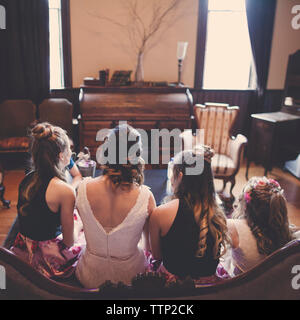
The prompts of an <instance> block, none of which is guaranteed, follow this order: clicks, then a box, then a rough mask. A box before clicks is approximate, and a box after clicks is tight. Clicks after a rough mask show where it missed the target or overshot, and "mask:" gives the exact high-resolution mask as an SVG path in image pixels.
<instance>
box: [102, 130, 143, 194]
mask: <svg viewBox="0 0 300 320" xmlns="http://www.w3.org/2000/svg"><path fill="white" fill-rule="evenodd" d="M112 135H114V136H115V137H114V139H112ZM124 141H125V142H126V144H127V148H125V150H124V151H125V152H124V153H126V156H125V158H124V155H123V154H120V145H121V147H122V146H124V145H126V144H124ZM104 142H105V143H107V147H108V149H110V151H111V150H112V149H113V151H114V152H115V155H116V157H115V159H114V160H115V161H108V162H107V163H106V164H102V165H101V169H102V170H103V175H104V176H107V177H108V178H109V180H110V181H111V182H112V184H113V186H114V187H116V188H118V187H121V188H130V187H131V186H132V184H134V183H135V184H137V185H142V184H143V183H144V167H145V162H144V160H143V158H142V157H141V154H142V142H141V136H140V134H139V132H138V131H137V130H136V129H134V128H133V127H131V126H130V125H127V124H122V125H119V126H117V127H115V128H114V129H113V130H111V131H110V133H109V134H108V136H107V137H106V138H105V139H104ZM133 150H134V151H133ZM107 155H108V151H107V150H106V151H105V152H104V156H107ZM122 157H123V158H122Z"/></svg>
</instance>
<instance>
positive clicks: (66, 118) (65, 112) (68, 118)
mask: <svg viewBox="0 0 300 320" xmlns="http://www.w3.org/2000/svg"><path fill="white" fill-rule="evenodd" d="M72 118H73V104H72V103H71V102H70V101H68V100H67V99H59V98H50V99H45V100H44V101H43V102H42V103H41V104H40V105H39V120H40V121H41V122H44V121H47V122H49V123H51V124H53V125H56V126H59V127H61V128H63V129H64V130H66V131H67V133H68V134H69V135H70V136H72Z"/></svg>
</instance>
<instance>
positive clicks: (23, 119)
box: [0, 100, 36, 138]
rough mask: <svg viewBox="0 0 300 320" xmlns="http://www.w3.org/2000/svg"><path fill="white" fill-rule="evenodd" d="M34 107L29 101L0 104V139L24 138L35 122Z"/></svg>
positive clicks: (9, 101)
mask: <svg viewBox="0 0 300 320" xmlns="http://www.w3.org/2000/svg"><path fill="white" fill-rule="evenodd" d="M35 115H36V106H35V104H34V103H33V102H32V101H30V100H6V101H4V102H2V103H1V104H0V137H1V138H10V137H25V136H27V134H28V127H29V126H30V125H31V124H32V123H33V122H34V121H35V120H36V116H35Z"/></svg>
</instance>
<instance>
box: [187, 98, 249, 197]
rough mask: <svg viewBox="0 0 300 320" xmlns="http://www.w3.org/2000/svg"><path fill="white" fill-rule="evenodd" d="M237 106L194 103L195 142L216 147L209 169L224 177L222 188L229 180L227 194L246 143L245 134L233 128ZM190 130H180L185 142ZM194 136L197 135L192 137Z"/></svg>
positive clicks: (219, 177)
mask: <svg viewBox="0 0 300 320" xmlns="http://www.w3.org/2000/svg"><path fill="white" fill-rule="evenodd" d="M238 113H239V107H236V106H235V107H230V106H229V105H228V104H223V103H211V102H209V103H205V105H201V104H196V105H195V106H194V116H195V122H196V125H197V129H203V130H200V131H199V132H198V137H197V143H198V142H200V143H204V144H206V145H209V146H210V147H212V148H213V149H214V150H215V156H214V157H213V159H212V169H213V172H214V177H215V178H216V179H222V180H223V189H222V192H223V191H224V190H225V187H226V184H227V182H231V188H230V197H231V200H233V199H234V196H233V194H232V190H233V187H234V185H235V176H236V174H237V172H238V171H239V168H240V159H241V155H242V152H243V149H244V146H245V145H246V144H247V138H246V137H245V136H243V135H241V134H238V135H237V136H236V137H234V136H233V135H232V130H233V127H234V125H235V122H236V120H237V116H238ZM191 138H192V137H191V132H189V133H188V132H187V133H184V134H183V140H184V144H185V145H186V142H187V139H191ZM193 139H194V140H195V139H196V137H194V138H193Z"/></svg>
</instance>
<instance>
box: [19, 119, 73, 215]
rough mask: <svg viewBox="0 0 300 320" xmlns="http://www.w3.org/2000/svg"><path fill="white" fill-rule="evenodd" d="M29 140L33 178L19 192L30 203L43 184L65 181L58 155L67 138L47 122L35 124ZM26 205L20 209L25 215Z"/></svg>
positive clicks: (64, 147)
mask: <svg viewBox="0 0 300 320" xmlns="http://www.w3.org/2000/svg"><path fill="white" fill-rule="evenodd" d="M30 138H31V148H30V149H31V157H32V159H31V166H32V170H33V171H34V175H33V178H32V179H31V180H30V182H29V183H28V184H27V185H26V186H25V188H24V189H23V190H22V191H21V194H20V195H21V197H23V198H24V199H25V200H26V202H27V203H28V202H30V200H31V199H33V197H34V196H35V194H36V192H37V191H38V189H39V188H40V187H41V185H43V183H47V182H49V180H51V179H52V178H54V177H57V178H59V179H61V180H64V181H65V174H64V168H61V166H60V165H59V154H60V153H61V152H64V151H65V150H66V148H67V146H68V141H69V140H68V139H69V138H68V136H67V134H66V132H65V131H64V130H63V129H62V128H60V127H56V126H53V125H51V124H50V123H48V122H43V123H39V124H37V125H36V126H35V127H34V128H33V129H32V130H31V132H30ZM26 206H27V205H26V204H25V205H24V206H23V207H22V208H20V212H21V213H22V214H26V210H25V209H26Z"/></svg>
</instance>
